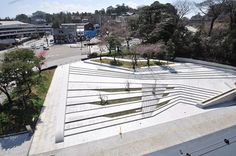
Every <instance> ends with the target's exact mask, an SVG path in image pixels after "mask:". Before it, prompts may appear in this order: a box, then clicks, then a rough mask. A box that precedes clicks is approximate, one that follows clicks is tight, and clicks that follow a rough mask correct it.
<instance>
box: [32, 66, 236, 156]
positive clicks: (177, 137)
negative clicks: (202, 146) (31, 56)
mask: <svg viewBox="0 0 236 156" xmlns="http://www.w3.org/2000/svg"><path fill="white" fill-rule="evenodd" d="M98 64H99V63H98ZM127 81H128V82H129V83H130V87H131V88H142V91H141V92H140V91H130V92H129V93H127V92H119V93H116V92H115V94H114V92H113V93H107V92H105V91H98V89H111V88H121V89H122V88H125V87H126V82H127ZM235 81H236V72H235V71H234V72H229V71H224V69H218V68H211V67H206V66H201V65H197V64H192V63H175V64H171V65H169V66H168V67H152V68H143V69H139V70H138V72H136V73H135V74H134V73H133V72H132V71H129V70H120V69H115V68H110V67H108V66H101V65H95V64H90V63H84V62H77V63H73V64H68V65H63V66H60V67H58V68H57V69H56V71H55V75H54V78H53V81H52V84H51V86H50V89H49V92H48V95H47V98H46V101H45V104H44V108H45V109H44V111H43V112H42V114H41V117H40V122H39V123H38V125H37V129H36V131H35V134H34V139H33V143H32V146H31V150H30V155H40V154H42V155H43V154H45V155H57V154H61V155H71V156H73V155H144V154H149V153H152V152H155V151H158V150H162V149H165V148H168V147H170V146H174V145H177V144H181V143H183V142H186V141H189V140H192V139H195V138H199V137H201V136H204V135H208V134H211V133H215V132H216V131H219V130H222V129H225V128H228V127H231V126H234V125H236V120H235V118H236V106H230V107H215V108H211V109H201V108H198V107H196V105H197V103H198V102H201V101H204V100H207V99H209V98H212V97H214V96H216V95H218V94H220V93H222V92H226V91H228V90H230V89H232V88H234V87H235V84H234V83H235ZM154 83H155V84H157V85H158V86H159V88H161V89H160V90H159V92H158V93H161V94H163V91H164V94H166V95H165V97H160V96H159V95H155V98H156V99H155V100H157V101H156V102H158V103H161V102H167V101H168V102H167V104H165V105H164V106H162V107H158V109H156V106H155V107H154V108H153V106H152V107H151V106H149V105H150V104H152V102H150V103H145V102H142V101H136V102H127V103H123V104H121V103H118V104H111V105H108V106H101V105H99V104H94V101H97V100H98V99H99V95H100V94H107V95H106V96H107V98H108V99H109V100H116V99H122V98H127V97H128V98H132V97H137V96H143V97H144V94H143V93H144V91H145V92H146V91H147V90H145V89H148V87H145V85H149V84H152V85H153V84H154ZM161 90H163V91H161ZM145 96H146V95H145ZM149 96H150V95H149ZM163 96H164V95H163ZM143 97H142V100H144V98H143ZM147 97H148V96H147ZM151 97H153V96H151ZM146 100H148V99H146ZM149 100H150V99H149ZM144 105H145V106H144ZM139 108H142V112H141V113H140V112H136V113H133V114H131V115H130V114H129V115H126V116H121V117H120V116H118V117H109V116H107V115H109V114H112V113H113V114H114V113H117V112H120V111H126V110H131V109H132V110H133V109H139ZM145 108H150V109H145ZM153 109H154V111H151V113H150V110H153ZM147 112H148V113H147ZM144 113H145V114H146V115H144ZM56 138H57V141H59V142H58V143H56Z"/></svg>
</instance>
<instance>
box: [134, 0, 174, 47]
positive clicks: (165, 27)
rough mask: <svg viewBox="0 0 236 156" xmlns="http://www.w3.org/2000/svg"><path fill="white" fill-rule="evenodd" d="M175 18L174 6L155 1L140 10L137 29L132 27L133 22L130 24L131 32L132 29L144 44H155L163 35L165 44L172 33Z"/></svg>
mask: <svg viewBox="0 0 236 156" xmlns="http://www.w3.org/2000/svg"><path fill="white" fill-rule="evenodd" d="M176 17H177V10H176V9H175V8H174V6H172V5H171V4H169V3H167V4H161V3H159V2H158V1H156V2H154V3H153V4H151V5H150V6H145V7H143V8H142V9H140V12H139V17H138V20H137V25H138V26H137V27H133V24H134V23H135V21H132V22H130V24H132V26H131V27H132V30H133V29H134V31H136V32H137V34H138V36H140V38H142V39H143V42H145V43H156V42H158V41H159V40H162V39H163V34H164V39H165V40H166V42H167V41H168V40H169V38H170V37H171V35H172V34H173V32H174V28H175V25H176ZM135 28H136V30H135Z"/></svg>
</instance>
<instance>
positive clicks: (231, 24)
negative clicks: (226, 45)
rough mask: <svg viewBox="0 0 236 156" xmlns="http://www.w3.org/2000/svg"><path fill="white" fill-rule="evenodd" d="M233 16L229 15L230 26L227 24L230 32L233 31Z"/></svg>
mask: <svg viewBox="0 0 236 156" xmlns="http://www.w3.org/2000/svg"><path fill="white" fill-rule="evenodd" d="M233 20H234V19H233V15H230V24H229V28H230V30H232V29H233Z"/></svg>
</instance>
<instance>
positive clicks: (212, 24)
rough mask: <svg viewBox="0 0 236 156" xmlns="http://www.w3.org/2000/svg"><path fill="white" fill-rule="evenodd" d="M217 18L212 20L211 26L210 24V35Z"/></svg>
mask: <svg viewBox="0 0 236 156" xmlns="http://www.w3.org/2000/svg"><path fill="white" fill-rule="evenodd" d="M215 20H216V17H214V18H212V20H211V26H210V30H209V33H208V36H211V33H212V30H213V27H214V23H215Z"/></svg>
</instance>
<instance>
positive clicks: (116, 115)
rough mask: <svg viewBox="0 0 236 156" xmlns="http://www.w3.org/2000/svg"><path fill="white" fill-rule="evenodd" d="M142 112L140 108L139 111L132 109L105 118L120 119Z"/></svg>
mask: <svg viewBox="0 0 236 156" xmlns="http://www.w3.org/2000/svg"><path fill="white" fill-rule="evenodd" d="M141 111H142V109H140V108H138V109H131V110H126V111H122V112H117V113H111V114H107V115H104V117H109V118H115V117H118V116H124V115H128V114H134V113H138V112H141Z"/></svg>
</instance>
